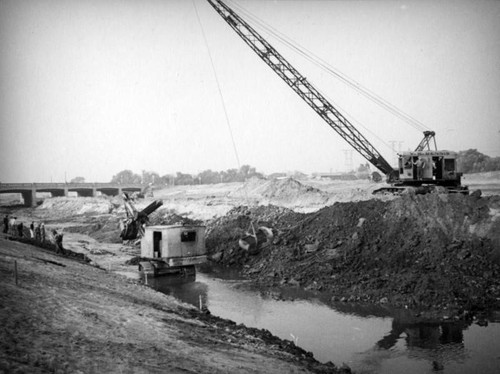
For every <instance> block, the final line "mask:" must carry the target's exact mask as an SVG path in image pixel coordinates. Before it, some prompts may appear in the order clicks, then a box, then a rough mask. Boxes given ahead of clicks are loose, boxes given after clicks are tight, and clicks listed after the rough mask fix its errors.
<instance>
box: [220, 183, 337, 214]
mask: <svg viewBox="0 0 500 374" xmlns="http://www.w3.org/2000/svg"><path fill="white" fill-rule="evenodd" d="M229 195H230V196H232V197H242V198H245V199H248V200H250V201H252V202H256V203H257V204H260V205H267V204H272V205H280V206H284V207H287V208H290V209H294V208H301V207H308V208H315V207H318V206H324V205H325V204H327V202H328V200H329V195H328V194H327V193H326V192H323V191H321V190H319V189H317V188H314V187H312V186H307V185H304V184H302V183H300V182H299V181H297V180H295V179H293V178H285V179H272V180H262V179H256V178H254V179H251V180H249V181H247V182H245V183H244V184H243V185H242V186H240V187H239V188H237V189H236V190H235V191H233V192H231V193H230V194H229Z"/></svg>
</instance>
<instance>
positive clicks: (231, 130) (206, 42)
mask: <svg viewBox="0 0 500 374" xmlns="http://www.w3.org/2000/svg"><path fill="white" fill-rule="evenodd" d="M193 6H194V10H195V12H196V18H197V19H198V24H199V25H200V28H201V33H202V34H203V40H204V42H205V46H206V47H207V52H208V57H209V59H210V64H211V66H212V71H213V73H214V77H215V81H216V83H217V89H218V90H219V97H220V101H221V103H222V109H223V111H224V116H225V118H226V124H227V128H228V130H229V135H230V137H231V142H232V144H233V150H234V155H235V157H236V162H237V164H238V170H240V169H241V165H240V156H239V155H238V149H237V148H236V142H235V141H234V136H233V129H232V128H231V121H229V116H228V114H227V109H226V102H225V100H224V95H223V94H222V90H221V88H220V83H219V77H218V75H217V70H215V64H214V60H213V58H212V53H210V46H209V44H208V40H207V37H206V35H205V29H204V28H203V25H202V23H201V19H200V15H199V14H198V8H197V7H196V2H195V0H193Z"/></svg>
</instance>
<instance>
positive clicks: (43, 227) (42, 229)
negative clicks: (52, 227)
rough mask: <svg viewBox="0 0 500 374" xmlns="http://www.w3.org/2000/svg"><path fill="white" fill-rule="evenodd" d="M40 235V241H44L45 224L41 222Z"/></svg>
mask: <svg viewBox="0 0 500 374" xmlns="http://www.w3.org/2000/svg"><path fill="white" fill-rule="evenodd" d="M40 236H41V240H42V243H43V242H45V224H44V223H43V222H42V223H41V224H40Z"/></svg>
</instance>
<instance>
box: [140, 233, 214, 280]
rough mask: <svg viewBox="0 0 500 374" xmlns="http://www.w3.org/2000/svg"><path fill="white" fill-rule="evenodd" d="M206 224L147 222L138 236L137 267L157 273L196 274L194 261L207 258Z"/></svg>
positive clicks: (187, 275)
mask: <svg viewBox="0 0 500 374" xmlns="http://www.w3.org/2000/svg"><path fill="white" fill-rule="evenodd" d="M206 253H207V250H206V248H205V226H196V225H161V226H160V225H158V226H147V227H146V228H145V233H144V236H143V238H142V240H141V258H142V259H143V261H141V262H140V263H139V271H140V272H142V273H143V274H145V275H148V276H152V277H156V276H162V275H175V276H184V277H189V276H193V275H195V274H196V268H195V265H198V264H202V263H204V262H206V261H207V256H206Z"/></svg>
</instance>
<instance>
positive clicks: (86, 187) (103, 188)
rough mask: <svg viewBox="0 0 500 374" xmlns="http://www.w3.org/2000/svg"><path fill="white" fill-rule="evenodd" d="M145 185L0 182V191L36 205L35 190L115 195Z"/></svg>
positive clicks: (64, 193)
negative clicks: (16, 194)
mask: <svg viewBox="0 0 500 374" xmlns="http://www.w3.org/2000/svg"><path fill="white" fill-rule="evenodd" d="M146 186H147V185H144V184H139V183H130V184H120V183H0V194H1V193H19V194H21V195H22V196H23V200H24V204H25V205H26V206H36V202H37V196H36V194H37V192H50V194H51V195H52V197H54V196H68V194H69V193H70V192H76V194H77V196H89V197H90V196H94V197H95V196H97V195H98V193H99V192H100V193H101V194H103V195H108V196H116V195H121V193H122V192H136V191H137V192H140V191H142V190H143V189H144V188H145V187H146Z"/></svg>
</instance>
